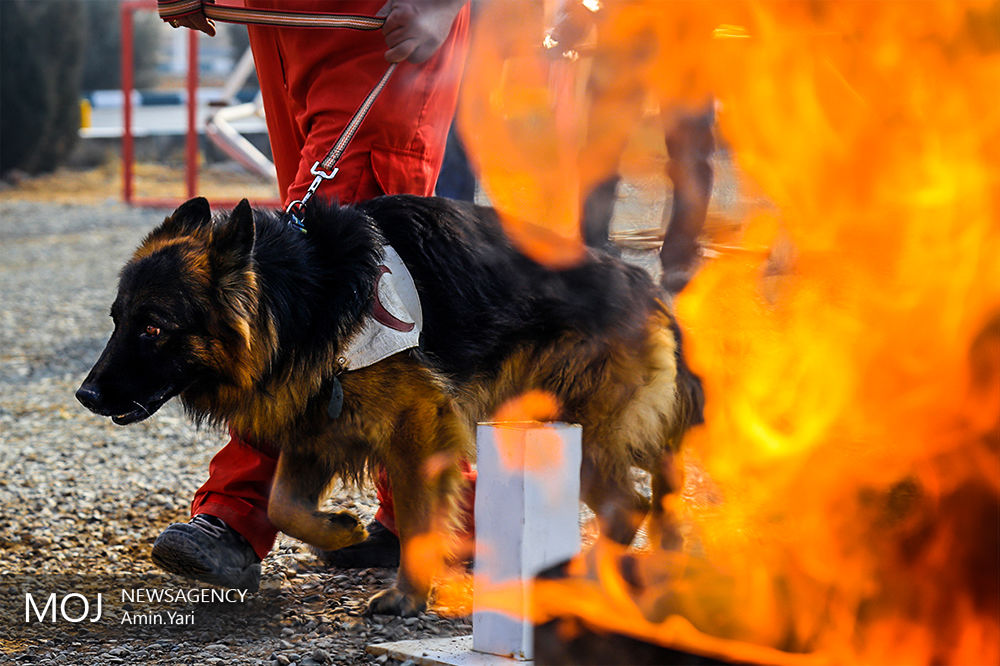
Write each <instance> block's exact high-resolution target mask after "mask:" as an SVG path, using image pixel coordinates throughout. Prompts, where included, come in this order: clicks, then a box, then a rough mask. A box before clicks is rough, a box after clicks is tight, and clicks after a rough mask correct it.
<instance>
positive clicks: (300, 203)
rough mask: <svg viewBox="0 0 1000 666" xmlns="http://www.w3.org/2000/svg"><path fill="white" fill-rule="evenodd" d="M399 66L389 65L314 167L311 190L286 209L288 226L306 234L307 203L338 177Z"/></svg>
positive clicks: (311, 170)
mask: <svg viewBox="0 0 1000 666" xmlns="http://www.w3.org/2000/svg"><path fill="white" fill-rule="evenodd" d="M398 64H399V63H395V62H394V63H390V64H389V66H388V67H387V68H386V70H385V74H383V75H382V78H381V79H379V80H378V82H377V83H376V84H375V87H373V88H372V89H371V90H370V91H369V92H368V96H367V97H365V99H364V101H363V102H361V106H359V107H358V109H357V111H355V112H354V115H353V116H351V120H350V122H348V123H347V127H345V128H344V131H343V132H341V134H340V137H339V138H338V139H337V142H336V143H334V144H333V147H332V148H330V151H329V152H328V153H327V154H326V157H324V158H323V159H322V160H320V161H318V162H316V163H315V164H313V165H312V168H311V169H310V170H309V173H311V174H312V175H313V176H315V178H313V182H312V183H311V184H310V185H309V189H307V190H306V193H305V194H303V195H302V198H301V199H297V200H295V201H293V202H291V203H290V204H288V207H287V208H286V209H285V217H286V218H287V222H288V224H290V225H292V226H293V227H295V228H296V229H298V230H299V231H301V232H303V233H305V230H306V229H305V226H304V224H303V221H304V220H305V209H306V202H307V201H309V199H311V198H312V195H313V194H315V193H316V190H318V189H319V186H320V185H321V184H322V183H323V181H324V180H333V177H334V176H336V175H337V171H338V169H337V166H336V165H337V162H339V161H340V158H341V157H342V156H343V155H344V151H345V150H346V149H347V146H348V144H350V143H351V139H353V138H354V135H355V134H357V133H358V128H359V127H361V123H362V122H363V121H364V119H365V116H367V115H368V112H369V111H370V110H371V108H372V105H373V104H375V100H376V99H377V98H378V96H379V93H381V92H382V89H383V88H385V86H386V84H387V83H389V77H391V76H392V73H393V72H394V71H395V70H396V65H398Z"/></svg>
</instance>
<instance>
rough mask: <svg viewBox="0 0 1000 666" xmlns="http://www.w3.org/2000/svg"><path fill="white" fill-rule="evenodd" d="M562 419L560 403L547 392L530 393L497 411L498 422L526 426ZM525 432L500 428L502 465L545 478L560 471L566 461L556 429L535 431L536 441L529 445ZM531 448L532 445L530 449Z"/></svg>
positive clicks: (498, 437)
mask: <svg viewBox="0 0 1000 666" xmlns="http://www.w3.org/2000/svg"><path fill="white" fill-rule="evenodd" d="M557 418H559V402H558V400H556V397H555V396H554V395H552V394H551V393H548V392H546V391H528V392H526V393H523V394H521V395H520V396H518V397H516V398H512V399H511V400H508V401H507V402H505V403H504V404H503V405H501V406H500V408H499V409H498V410H497V412H496V415H495V416H494V421H497V422H500V423H524V422H539V423H540V422H544V421H554V420H556V419H557ZM522 434H523V433H522V432H521V431H519V430H516V429H508V428H498V429H497V431H496V435H497V447H498V448H499V453H500V462H501V463H502V464H503V465H504V466H505V467H507V468H508V469H523V470H524V471H525V472H527V473H529V474H538V475H541V476H544V475H545V474H547V473H548V472H549V470H552V469H557V468H558V467H559V465H560V464H561V463H562V459H563V441H562V439H561V438H560V437H559V433H557V432H556V431H555V430H554V429H551V428H532V440H531V441H530V442H525V441H524V440H523V438H522ZM527 444H530V445H527Z"/></svg>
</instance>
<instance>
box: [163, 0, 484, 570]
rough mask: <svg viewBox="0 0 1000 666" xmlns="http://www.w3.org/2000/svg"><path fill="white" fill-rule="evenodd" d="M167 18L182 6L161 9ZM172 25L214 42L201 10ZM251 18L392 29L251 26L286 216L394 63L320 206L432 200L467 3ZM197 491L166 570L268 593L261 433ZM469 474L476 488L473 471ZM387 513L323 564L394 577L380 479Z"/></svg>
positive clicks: (359, 6)
mask: <svg viewBox="0 0 1000 666" xmlns="http://www.w3.org/2000/svg"><path fill="white" fill-rule="evenodd" d="M160 4H161V15H163V14H164V13H165V12H164V11H163V10H164V6H165V5H169V4H176V2H174V3H171V2H168V1H164V0H161V3H160ZM193 4H194V6H193V7H192V8H191V11H190V12H188V13H186V14H184V15H182V16H177V15H173V16H169V15H168V16H166V17H165V18H164V20H167V21H168V22H169V23H170V24H171V25H173V26H174V27H182V26H183V27H187V28H191V29H195V30H201V31H202V32H205V33H207V34H209V35H214V34H215V28H214V24H213V22H212V21H211V20H210V19H208V18H207V17H206V16H205V14H204V13H203V10H202V4H201V3H193ZM246 6H247V7H249V8H259V9H271V10H278V11H301V12H317V13H318V12H331V11H332V12H335V13H337V14H350V15H359V16H380V17H385V24H384V26H383V27H382V29H381V33H380V32H378V31H354V30H346V29H334V30H328V31H323V30H319V29H312V28H287V27H272V26H259V25H249V26H248V30H249V35H250V46H251V48H252V49H253V55H254V62H255V65H256V68H257V78H258V80H259V81H260V87H261V93H262V95H263V99H264V111H265V117H266V121H267V131H268V137H269V140H270V142H271V152H272V155H273V158H274V164H275V168H276V170H277V176H278V187H279V190H280V193H281V198H282V201H283V202H284V204H285V205H288V203H289V202H292V201H296V200H298V199H301V197H302V195H303V194H304V193H305V191H306V189H307V188H308V187H309V184H310V183H311V182H312V181H313V175H312V174H311V173H310V168H311V167H312V166H313V164H314V163H316V162H317V161H319V160H322V159H323V158H324V157H325V156H326V153H327V151H328V150H329V149H330V147H331V146H332V145H333V144H334V143H335V142H336V140H337V138H338V137H339V136H340V134H341V132H342V131H343V129H344V127H345V125H346V124H347V123H348V121H349V120H350V118H351V116H352V115H353V114H354V111H355V110H356V109H357V107H358V105H359V104H360V103H361V101H362V100H363V99H364V98H365V96H366V95H367V94H368V92H369V91H370V90H371V89H372V87H373V86H374V85H375V83H376V82H377V81H378V80H379V79H380V78H381V77H382V75H383V73H384V72H385V70H386V67H387V66H388V63H389V62H398V63H400V64H399V66H398V67H397V69H396V71H395V72H394V73H393V75H392V78H391V79H390V80H389V83H388V85H387V86H386V87H385V88H384V89H383V91H382V92H381V94H380V95H379V97H378V99H377V100H376V101H375V103H374V105H373V107H372V109H371V111H370V112H369V114H368V116H367V117H366V118H365V120H364V122H363V123H362V125H361V127H360V129H359V130H358V132H357V134H356V135H355V136H354V138H353V139H352V141H351V143H350V144H349V145H348V147H347V149H346V151H345V152H344V154H343V156H342V158H341V159H340V161H339V162H338V163H337V167H338V169H339V171H338V173H337V175H336V177H334V178H333V180H327V181H324V182H323V183H322V185H321V186H320V189H319V191H318V192H317V195H316V196H320V197H324V198H328V199H332V200H336V201H339V202H340V203H351V202H357V201H363V200H365V199H370V198H373V197H376V196H379V195H382V194H416V195H422V196H428V195H431V194H432V193H433V191H434V185H435V182H436V180H437V176H438V171H439V170H440V168H441V162H442V159H443V156H444V150H445V143H446V139H447V135H448V128H449V125H450V123H451V120H452V117H453V115H454V112H455V106H456V103H457V98H458V86H459V82H460V80H461V78H462V70H463V67H464V63H465V56H466V51H467V47H468V37H469V7H468V2H467V0H389V2H385V0H341V1H338V2H336V3H330V2H328V1H324V0H282V2H280V3H279V2H276V0H270V1H267V0H246ZM231 435H232V438H231V440H230V441H229V443H228V444H227V445H226V446H225V447H224V448H223V449H222V450H221V451H219V453H217V454H216V455H215V457H214V458H213V459H212V462H211V464H210V465H209V478H208V481H206V482H205V484H204V485H203V486H202V487H201V488H200V489H199V490H198V491H197V492H196V493H195V497H194V500H193V502H192V504H191V515H192V518H191V520H190V521H189V522H187V523H176V524H173V525H170V526H169V527H168V528H166V529H165V530H164V531H163V532H162V533H161V534H160V536H159V537H158V538H157V540H156V542H155V543H154V545H153V550H152V559H153V562H154V563H155V564H157V565H158V566H159V567H160V568H162V569H165V570H167V571H170V572H172V573H176V574H180V575H183V576H186V577H189V578H194V579H196V580H200V581H203V582H207V583H211V584H215V585H222V586H225V587H230V588H241V589H251V590H255V589H257V587H258V585H259V582H260V561H261V559H263V558H264V557H265V556H266V555H267V553H268V552H269V551H270V550H271V548H272V547H273V546H274V540H275V537H276V536H277V529H276V528H275V527H274V526H273V525H272V524H271V523H270V521H269V520H268V518H267V501H268V495H269V493H270V489H271V480H272V478H273V476H274V470H275V466H276V463H277V452H276V451H274V450H272V449H271V448H270V447H269V446H268V445H267V443H266V442H257V441H254V440H253V436H252V433H231ZM466 470H467V472H468V475H469V476H470V478H471V477H472V475H473V473H472V472H471V471H469V468H468V466H466ZM376 491H377V493H378V498H379V501H380V507H379V510H378V513H377V514H376V516H375V520H374V521H373V522H372V523H371V524H370V525H369V526H368V531H369V538H368V540H367V541H365V542H362V543H360V544H356V545H355V546H351V547H349V548H345V549H342V550H339V551H328V552H326V553H321V555H322V556H323V557H324V559H326V560H327V561H328V562H329V563H331V564H334V565H338V566H360V567H370V566H397V565H398V564H399V540H398V538H397V537H396V535H395V524H394V523H395V521H394V512H393V505H392V492H391V488H389V485H388V480H387V477H386V475H385V473H384V471H383V472H382V473H381V474H379V475H377V478H376Z"/></svg>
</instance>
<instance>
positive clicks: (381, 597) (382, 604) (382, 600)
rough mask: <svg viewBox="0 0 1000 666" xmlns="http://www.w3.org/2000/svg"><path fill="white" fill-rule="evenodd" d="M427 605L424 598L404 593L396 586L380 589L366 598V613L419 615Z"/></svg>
mask: <svg viewBox="0 0 1000 666" xmlns="http://www.w3.org/2000/svg"><path fill="white" fill-rule="evenodd" d="M426 607H427V601H426V599H421V598H419V597H417V596H414V595H412V594H406V593H405V592H403V591H402V590H400V589H399V588H397V587H390V588H389V589H388V590H382V591H381V592H379V593H378V594H376V595H375V596H373V597H372V598H371V599H369V600H368V608H367V609H366V610H365V614H367V615H398V616H399V617H413V616H414V615H419V614H420V613H421V612H422V611H423V610H424V609H425V608H426Z"/></svg>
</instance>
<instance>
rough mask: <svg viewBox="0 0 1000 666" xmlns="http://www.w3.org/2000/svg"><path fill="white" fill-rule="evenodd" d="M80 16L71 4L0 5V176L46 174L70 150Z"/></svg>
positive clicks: (19, 0)
mask: <svg viewBox="0 0 1000 666" xmlns="http://www.w3.org/2000/svg"><path fill="white" fill-rule="evenodd" d="M82 18H83V11H82V6H81V3H80V2H77V1H76V0H48V1H46V2H37V1H36V0H2V1H0V62H2V63H3V66H2V67H0V174H6V173H7V172H9V171H10V170H12V169H20V170H23V171H26V172H28V173H39V172H43V171H51V170H53V169H55V168H56V167H57V166H59V163H60V162H61V160H62V159H63V158H64V157H66V156H67V155H68V154H69V151H70V150H71V149H72V148H73V145H74V143H75V142H76V138H77V133H78V130H79V127H80V73H81V56H82V53H83V41H84V40H83V22H82ZM42 45H44V46H42Z"/></svg>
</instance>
